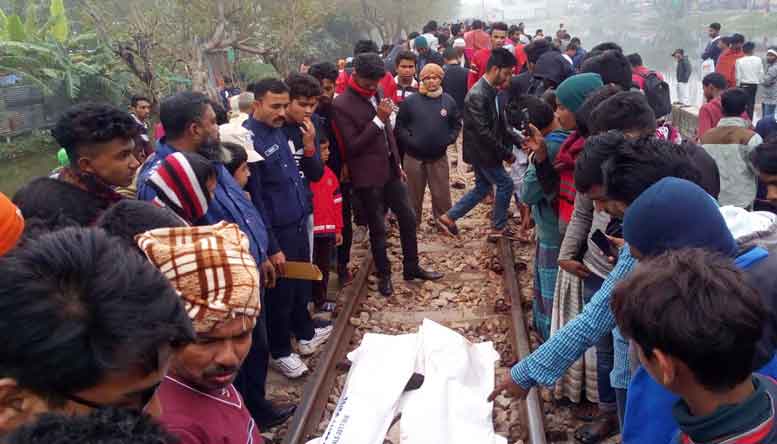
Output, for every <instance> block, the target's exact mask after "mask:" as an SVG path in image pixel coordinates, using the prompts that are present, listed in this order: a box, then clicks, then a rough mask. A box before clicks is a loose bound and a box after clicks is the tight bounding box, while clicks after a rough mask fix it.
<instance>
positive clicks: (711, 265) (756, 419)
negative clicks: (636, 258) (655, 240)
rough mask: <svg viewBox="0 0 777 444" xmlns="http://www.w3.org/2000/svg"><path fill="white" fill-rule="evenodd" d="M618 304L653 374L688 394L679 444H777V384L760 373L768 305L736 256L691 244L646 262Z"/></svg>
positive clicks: (676, 412)
mask: <svg viewBox="0 0 777 444" xmlns="http://www.w3.org/2000/svg"><path fill="white" fill-rule="evenodd" d="M612 308H613V312H614V314H615V319H616V321H617V323H618V327H620V329H621V332H623V334H624V335H625V336H627V337H629V338H631V339H632V343H633V344H635V346H636V348H637V352H638V355H639V359H640V361H641V362H642V365H643V366H644V367H645V369H646V370H647V372H648V373H649V374H650V375H651V376H652V377H653V379H654V380H656V381H657V382H659V383H660V384H662V385H663V386H664V387H666V388H667V389H668V390H669V391H671V392H673V393H675V394H677V395H678V396H680V398H681V399H680V401H678V402H677V404H675V406H674V408H673V409H672V415H673V416H674V418H675V420H676V421H677V424H678V425H679V426H680V431H679V433H678V434H677V435H676V436H675V439H674V440H673V442H675V443H684V444H685V443H692V442H696V443H702V442H705V443H712V442H732V443H733V442H737V443H745V442H752V443H774V442H777V427H775V412H776V411H777V406H775V400H776V399H777V383H776V382H775V381H774V380H773V379H770V378H768V377H765V376H761V375H757V374H753V373H752V371H753V369H752V362H753V356H754V355H755V352H756V343H757V342H758V340H759V339H760V337H761V334H762V331H763V328H764V324H765V322H766V318H767V315H766V314H767V309H766V307H765V306H764V304H763V301H762V300H761V297H760V296H759V294H758V293H757V292H756V291H755V290H754V289H753V288H752V287H750V286H749V285H748V284H747V283H746V281H745V277H744V274H743V272H742V271H741V270H740V269H738V268H737V266H736V265H735V264H734V262H733V261H732V260H731V258H725V257H723V256H720V255H716V254H713V253H710V252H706V251H705V250H701V249H684V250H675V251H672V252H670V253H666V254H664V255H661V256H658V257H655V258H651V259H648V260H645V261H644V262H641V263H640V265H639V266H638V267H637V268H636V269H635V271H634V272H633V273H632V274H631V275H630V276H629V277H628V278H627V279H626V280H625V281H623V282H622V283H621V284H619V285H618V287H617V288H616V289H615V292H614V294H613V300H612Z"/></svg>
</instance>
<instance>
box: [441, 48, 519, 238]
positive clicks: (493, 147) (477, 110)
mask: <svg viewBox="0 0 777 444" xmlns="http://www.w3.org/2000/svg"><path fill="white" fill-rule="evenodd" d="M515 64H516V60H515V56H514V55H513V54H512V53H510V51H508V50H506V49H503V48H498V49H494V50H493V51H492V52H491V57H490V58H489V60H488V65H487V67H486V73H485V75H483V77H482V78H481V79H480V80H478V82H477V83H476V84H475V86H473V87H472V89H471V90H470V92H469V93H468V94H467V97H466V99H465V100H464V161H465V162H467V163H469V164H471V165H472V167H473V169H474V170H475V188H473V189H471V190H470V191H469V192H468V193H467V194H465V195H464V197H462V198H461V199H460V200H459V201H458V202H456V204H455V205H454V206H453V208H451V209H450V210H449V211H448V212H447V213H446V214H443V215H442V216H440V217H439V218H438V221H439V222H440V223H441V224H442V225H443V226H444V227H446V228H447V230H448V231H450V232H451V234H453V235H457V234H458V231H459V230H458V228H457V227H456V220H457V219H459V218H461V217H464V216H465V215H466V214H467V213H469V211H470V210H472V209H473V208H475V206H476V205H477V204H479V203H480V202H481V201H483V199H485V198H486V196H487V195H488V194H489V192H490V190H491V189H492V187H493V186H496V197H495V199H494V211H493V213H492V216H491V219H492V230H491V232H490V233H489V238H496V237H502V236H507V237H514V234H513V233H512V230H510V228H509V227H508V226H507V208H508V206H509V205H510V199H511V198H512V195H513V181H512V180H511V179H510V176H508V175H507V172H506V171H505V169H504V167H503V166H502V162H507V163H512V162H514V161H515V156H513V152H512V148H511V146H510V144H509V143H507V140H506V135H505V133H504V129H503V128H504V125H503V124H502V123H503V122H502V118H501V116H500V113H499V103H498V98H497V91H498V89H499V88H500V87H501V86H502V85H503V84H504V83H505V82H506V81H508V80H509V79H510V78H511V77H512V72H513V68H514V67H515Z"/></svg>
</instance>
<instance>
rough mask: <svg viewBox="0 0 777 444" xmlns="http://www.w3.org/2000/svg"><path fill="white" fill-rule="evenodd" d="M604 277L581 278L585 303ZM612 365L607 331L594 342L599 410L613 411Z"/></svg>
mask: <svg viewBox="0 0 777 444" xmlns="http://www.w3.org/2000/svg"><path fill="white" fill-rule="evenodd" d="M603 283H604V279H602V278H600V277H599V276H597V275H595V274H593V273H591V274H589V275H588V277H587V278H585V279H583V301H584V302H585V303H586V304H587V303H588V301H590V300H591V297H593V295H594V294H595V293H596V292H597V291H599V288H600V287H601V286H602V284H603ZM612 366H613V344H612V333H608V334H606V335H604V336H602V338H601V339H600V340H599V342H597V343H596V388H597V391H598V392H599V411H601V412H603V413H604V412H615V410H616V399H615V390H614V389H613V388H612V385H610V372H612Z"/></svg>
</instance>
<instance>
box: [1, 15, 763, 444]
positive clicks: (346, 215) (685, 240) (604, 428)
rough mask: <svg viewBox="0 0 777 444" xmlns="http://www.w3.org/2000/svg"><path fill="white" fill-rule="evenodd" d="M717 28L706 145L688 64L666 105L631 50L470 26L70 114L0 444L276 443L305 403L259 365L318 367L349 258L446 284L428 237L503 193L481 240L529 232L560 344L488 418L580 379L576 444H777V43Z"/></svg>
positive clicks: (40, 217) (33, 183)
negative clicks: (425, 252) (288, 401)
mask: <svg viewBox="0 0 777 444" xmlns="http://www.w3.org/2000/svg"><path fill="white" fill-rule="evenodd" d="M708 34H709V36H710V44H709V45H708V47H707V48H706V50H705V52H704V54H703V56H702V58H703V60H704V64H703V65H702V67H701V69H702V70H703V71H705V72H704V74H705V75H704V77H703V89H704V96H705V99H706V103H705V104H704V105H703V106H702V107H701V109H700V112H699V125H698V133H697V134H695V135H688V134H686V135H685V136H683V135H681V134H680V132H679V131H678V129H677V128H676V127H675V126H673V124H672V121H671V114H672V109H673V106H681V105H683V104H685V103H687V100H688V98H687V97H688V92H687V91H688V85H687V83H688V81H689V78H690V73H691V70H692V69H693V68H692V67H691V66H690V64H689V62H688V59H687V56H686V54H685V51H684V50H683V49H678V50H677V51H675V52H674V53H673V56H674V57H675V58H676V59H677V62H678V68H677V69H678V79H679V83H678V86H677V90H676V91H675V92H674V94H673V92H672V91H670V88H669V85H668V84H667V83H666V81H665V80H664V78H663V76H662V75H661V74H660V73H658V72H656V71H654V70H651V69H650V68H649V67H646V66H644V65H643V61H642V57H641V56H640V55H639V54H637V53H632V54H627V53H626V52H625V51H624V49H623V48H621V46H619V44H618V43H617V42H604V43H600V44H597V45H594V46H592V47H591V48H590V49H588V50H586V49H584V45H583V42H581V40H580V39H579V38H576V37H572V35H571V34H570V33H569V32H567V30H566V29H565V26H564V25H563V24H562V25H560V26H559V29H558V30H557V31H556V32H555V33H554V34H553V35H552V36H551V35H549V36H546V35H545V33H544V32H543V31H542V30H537V31H536V32H534V33H533V35H530V34H527V33H526V31H525V29H524V25H523V24H522V23H521V24H518V25H512V26H508V25H507V24H505V23H501V22H493V23H484V22H482V21H480V20H474V21H472V22H467V23H455V24H445V25H442V26H441V25H438V23H437V22H436V21H430V22H429V23H428V24H427V25H426V26H424V27H423V29H422V30H421V32H413V33H411V34H409V35H407V37H406V38H403V39H401V40H400V41H398V42H396V43H395V44H393V45H383V47H382V48H379V47H378V45H377V44H376V43H375V42H373V41H370V40H360V41H358V42H356V43H355V45H354V50H353V54H352V55H351V56H348V57H345V58H343V59H341V60H337V61H318V62H317V63H312V64H310V65H307V64H305V65H302V66H301V67H300V69H299V71H298V72H293V73H289V74H288V75H287V76H286V77H285V79H280V78H274V77H271V78H264V79H247V80H248V82H246V83H247V86H246V87H245V88H244V89H245V91H244V90H243V88H240V87H238V86H237V83H241V84H242V82H233V81H232V79H229V78H224V79H223V81H224V87H223V89H221V90H220V91H219V96H218V97H208V96H206V95H204V94H202V93H199V92H192V91H186V92H179V93H176V94H174V95H172V96H170V97H166V98H164V99H163V100H162V101H161V103H160V104H159V105H158V116H159V124H158V125H157V126H156V127H155V128H153V134H151V132H152V131H151V128H150V120H151V115H152V108H153V107H156V106H157V105H156V104H155V99H154V98H150V97H146V96H143V95H136V96H133V97H132V98H131V100H130V109H129V112H127V111H124V110H121V109H118V108H116V107H114V106H111V105H107V104H80V105H76V106H74V107H73V108H71V109H69V110H68V111H67V112H65V113H64V114H63V115H62V116H61V117H60V118H59V120H58V122H57V123H56V125H55V127H54V128H53V129H52V135H53V137H54V139H55V140H56V141H57V143H58V144H59V146H58V147H56V148H59V147H61V150H60V152H59V153H58V159H59V160H60V164H61V165H60V167H59V168H57V169H56V170H55V171H52V173H51V175H50V176H48V177H39V178H34V179H32V180H30V181H29V182H28V183H27V184H25V185H24V186H23V187H22V188H21V189H20V190H19V191H18V192H16V194H15V195H14V196H13V197H12V199H9V198H7V197H6V196H4V195H1V194H0V256H1V257H0V336H2V337H3V338H4V341H3V342H2V345H0V408H1V409H2V412H3V414H2V415H0V434H2V435H3V439H4V440H5V441H7V442H9V443H26V444H31V443H43V442H46V443H66V442H67V443H72V442H80V443H93V444H97V443H106V442H110V443H127V444H135V443H138V444H140V443H174V442H181V443H185V444H189V443H192V444H193V443H203V444H204V443H215V442H219V443H232V444H238V443H240V444H242V443H254V444H258V443H263V442H271V440H270V439H269V438H266V437H264V436H262V432H266V431H268V430H270V429H272V428H274V427H277V426H279V425H281V424H283V423H284V422H286V421H287V420H288V419H289V418H290V417H291V416H292V415H293V414H294V412H295V406H294V405H280V404H277V403H273V402H272V401H271V400H269V399H268V398H267V396H266V392H265V389H266V384H267V381H266V379H267V373H268V368H270V367H272V368H273V369H275V370H276V371H278V372H280V373H281V374H283V375H284V376H285V377H287V378H290V379H296V378H301V377H304V376H305V375H308V374H310V370H309V368H308V363H309V359H310V357H311V356H313V355H314V354H315V353H316V352H317V351H319V350H320V349H321V348H322V346H323V345H324V344H325V343H326V342H327V339H328V338H329V336H330V334H331V332H332V330H333V325H332V323H331V321H329V320H325V318H326V316H322V315H323V314H326V313H331V312H336V311H337V309H338V308H337V305H336V303H335V302H336V301H334V300H332V299H330V297H331V292H330V291H328V289H329V288H330V285H329V277H330V276H329V275H330V269H334V270H336V273H337V275H336V278H337V280H336V286H339V287H340V288H342V287H343V286H346V285H348V284H349V282H351V280H352V278H353V276H352V271H353V266H352V264H350V262H351V260H350V254H351V248H352V245H353V244H354V242H360V241H361V240H364V239H365V238H366V237H367V236H368V237H369V244H370V249H371V253H372V256H373V258H374V263H375V268H376V274H377V278H378V290H379V293H380V294H381V295H382V296H384V297H392V295H393V292H394V283H393V282H395V281H392V279H396V277H393V276H392V264H391V263H390V260H389V255H388V250H387V232H388V231H389V230H390V229H391V228H392V227H394V226H396V227H397V228H398V234H399V239H400V242H401V250H402V278H403V279H404V280H407V281H412V280H423V281H425V280H440V279H444V278H445V277H444V276H443V275H442V274H441V273H439V272H437V271H434V270H431V269H425V268H422V267H421V265H420V263H421V261H420V259H419V256H420V254H419V247H418V239H417V233H418V228H419V226H421V225H422V224H427V225H428V226H429V227H430V228H431V229H432V231H433V232H434V233H435V235H438V236H439V237H440V239H442V240H443V242H445V243H450V244H451V245H455V244H456V243H457V242H460V238H459V236H460V234H461V232H462V231H463V230H464V228H459V226H458V225H457V221H458V220H460V219H462V218H464V217H466V215H467V214H468V213H469V212H470V210H472V209H473V208H474V207H475V206H477V205H478V204H481V203H484V204H486V205H491V213H490V217H491V226H490V227H488V228H489V231H488V234H487V235H486V237H485V239H484V241H491V242H493V241H496V240H499V239H509V240H511V241H514V242H523V243H532V242H535V243H536V250H535V255H534V258H533V275H534V300H533V307H532V317H533V327H534V331H535V332H536V333H537V334H538V335H539V337H540V338H541V339H542V341H543V343H542V344H541V345H540V346H539V348H537V349H536V350H535V351H534V352H533V353H532V354H530V355H529V356H528V357H526V358H525V359H522V360H520V361H519V362H518V363H517V364H515V366H514V367H512V369H511V372H510V375H509V378H508V379H507V380H504V381H497V382H496V384H495V388H494V392H493V393H492V395H491V397H490V398H489V399H483V402H484V403H486V402H491V401H492V400H493V399H494V398H495V397H496V396H497V395H499V394H500V393H502V392H504V391H506V392H507V393H508V394H510V395H511V396H513V397H518V398H522V397H525V396H527V394H528V393H529V391H530V390H531V389H532V388H533V387H535V386H546V387H553V386H556V388H557V390H556V393H557V394H558V396H559V397H567V398H569V399H570V400H571V401H573V402H579V401H580V400H581V393H583V394H585V393H586V390H585V387H584V382H583V381H582V380H581V378H580V372H581V371H580V369H581V368H582V367H588V368H589V370H591V371H592V372H594V373H595V374H596V376H597V377H596V389H595V390H588V393H596V394H597V396H595V397H594V398H595V399H590V401H592V402H593V403H594V405H593V406H594V407H595V408H589V409H588V410H589V412H588V413H585V412H584V410H585V409H581V410H580V412H581V416H587V417H588V418H587V419H588V423H587V424H585V425H584V426H582V427H580V428H579V429H578V430H576V431H575V439H576V440H577V441H579V442H581V443H584V444H592V443H597V442H602V441H604V440H606V439H608V438H610V437H611V436H614V435H616V434H618V433H620V436H621V440H622V442H623V443H627V444H633V443H639V444H642V443H645V444H648V443H650V444H655V443H669V442H678V443H691V442H695V443H702V442H703V443H722V442H726V443H772V442H777V424H775V420H776V418H777V416H776V413H777V404H775V399H777V382H775V380H774V379H773V378H774V377H777V360H775V352H776V351H777V326H776V325H775V314H777V138H775V137H777V120H776V117H775V106H777V49H774V48H772V49H768V51H767V54H766V60H765V61H764V60H761V59H760V58H759V57H757V56H755V55H753V49H754V45H753V44H752V43H751V42H747V41H746V38H745V36H743V35H742V34H738V33H732V34H731V35H730V36H722V35H721V26H720V25H719V24H717V23H713V24H711V25H710V26H709V29H708ZM764 62H765V63H764ZM759 90H760V94H757V93H758V92H759ZM673 95H674V96H675V100H673V99H672V96H673ZM756 96H758V97H762V106H761V114H762V118H761V120H760V122H758V123H757V124H756V125H754V124H753V123H754V122H753V119H754V116H755V111H756V110H757V108H756V100H755V98H756ZM153 111H154V112H155V113H156V111H157V110H156V109H154V110H153ZM52 148H53V149H56V148H54V147H52ZM449 152H450V153H455V155H451V156H450V157H449ZM451 170H453V174H452V173H451ZM472 177H474V187H472V188H471V189H469V190H467V191H466V193H465V194H464V195H463V196H462V197H461V198H460V199H459V200H458V201H457V202H453V200H452V193H451V188H458V189H465V188H466V187H467V184H468V183H471V181H468V179H471V178H472ZM427 186H428V188H429V190H430V194H431V213H430V214H427V217H426V219H425V218H424V215H423V208H424V206H423V203H424V195H425V193H426V188H427ZM513 201H514V202H515V210H514V211H511V209H510V205H511V202H513ZM333 277H334V276H333ZM333 283H334V282H333ZM333 286H334V285H333ZM514 303H519V301H515V302H514ZM591 347H595V349H596V360H595V362H591V361H590V360H589V359H583V360H581V358H583V356H584V354H585V352H586V350H588V349H589V348H591ZM306 361H308V362H307V363H306ZM568 370H569V373H567V372H568ZM565 374H566V375H567V377H564V376H565ZM575 375H577V376H575ZM562 377H564V378H563V379H562ZM376 382H377V381H376Z"/></svg>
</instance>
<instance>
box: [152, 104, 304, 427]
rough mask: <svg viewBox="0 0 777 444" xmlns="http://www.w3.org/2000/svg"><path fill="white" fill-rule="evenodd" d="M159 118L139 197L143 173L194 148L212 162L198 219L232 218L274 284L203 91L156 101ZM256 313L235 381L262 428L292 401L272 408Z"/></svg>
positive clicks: (260, 224)
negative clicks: (211, 183) (212, 176)
mask: <svg viewBox="0 0 777 444" xmlns="http://www.w3.org/2000/svg"><path fill="white" fill-rule="evenodd" d="M159 114H160V116H159V117H160V119H161V121H162V125H163V126H164V128H165V133H166V134H165V137H163V138H162V139H161V140H160V141H159V143H158V144H157V148H156V151H155V153H154V154H152V155H151V156H150V157H149V158H148V160H146V162H145V163H144V164H143V166H142V167H141V169H140V173H139V174H138V199H140V200H147V201H150V200H153V199H154V197H156V192H155V191H154V188H152V187H151V186H149V185H148V184H147V182H146V181H147V179H148V178H149V176H151V174H152V173H153V172H154V171H155V170H156V169H157V167H158V166H159V164H160V163H161V162H162V160H164V159H165V157H167V156H169V155H170V154H173V153H175V152H178V151H182V152H196V153H199V154H202V155H203V156H205V157H207V158H208V159H210V160H212V161H214V163H216V171H217V173H218V177H217V186H216V191H215V193H214V196H213V199H212V200H211V202H210V205H209V206H208V212H207V213H206V214H205V217H203V219H202V220H201V221H197V223H201V224H203V225H211V224H214V223H217V222H220V221H222V220H226V221H229V222H234V223H236V224H238V225H239V226H240V229H241V230H242V231H243V232H244V233H245V234H246V236H248V239H249V241H250V248H251V255H252V256H253V258H254V260H255V261H256V263H257V264H261V269H262V275H263V281H264V286H265V287H272V286H273V285H275V280H276V277H275V267H274V266H273V264H272V263H271V262H270V260H269V258H268V255H267V249H268V236H267V235H268V233H267V229H266V226H265V219H264V217H263V215H262V214H261V213H260V212H259V211H258V210H257V208H256V207H255V206H254V205H253V203H252V202H251V201H250V200H249V199H248V198H247V197H246V195H245V193H244V192H243V190H242V189H241V188H240V186H239V185H238V184H237V182H235V180H234V178H233V177H232V175H231V174H229V172H228V171H227V169H226V168H225V167H224V165H223V164H221V163H220V162H218V159H220V152H221V151H220V150H221V148H220V146H219V127H218V125H217V123H216V113H215V112H214V111H213V107H212V106H211V101H210V100H209V99H208V98H207V97H206V96H205V95H203V94H201V93H196V92H181V93H178V94H175V95H173V96H171V97H168V98H167V99H165V100H164V101H163V102H162V105H161V107H160V112H159ZM264 305H265V304H264V303H263V304H262V312H261V314H260V316H259V318H258V319H257V324H256V327H255V328H254V331H253V343H252V345H251V352H250V353H249V354H248V357H247V358H246V361H245V363H244V364H243V368H242V369H241V370H242V371H241V373H240V375H239V376H238V380H237V381H236V382H235V385H236V386H237V387H238V389H239V390H240V392H241V393H242V394H243V398H244V399H245V401H246V406H247V407H248V409H249V410H250V411H251V415H252V416H253V417H254V420H255V421H256V422H257V423H258V424H259V425H260V426H262V428H263V429H267V428H269V427H272V426H275V425H278V424H280V423H282V422H283V421H285V420H286V419H288V418H289V417H290V416H291V415H292V414H294V407H293V406H286V407H281V408H275V407H273V406H272V404H271V403H270V402H269V401H268V400H267V399H265V391H264V386H265V381H266V379H267V365H268V344H267V321H266V309H265V307H264Z"/></svg>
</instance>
